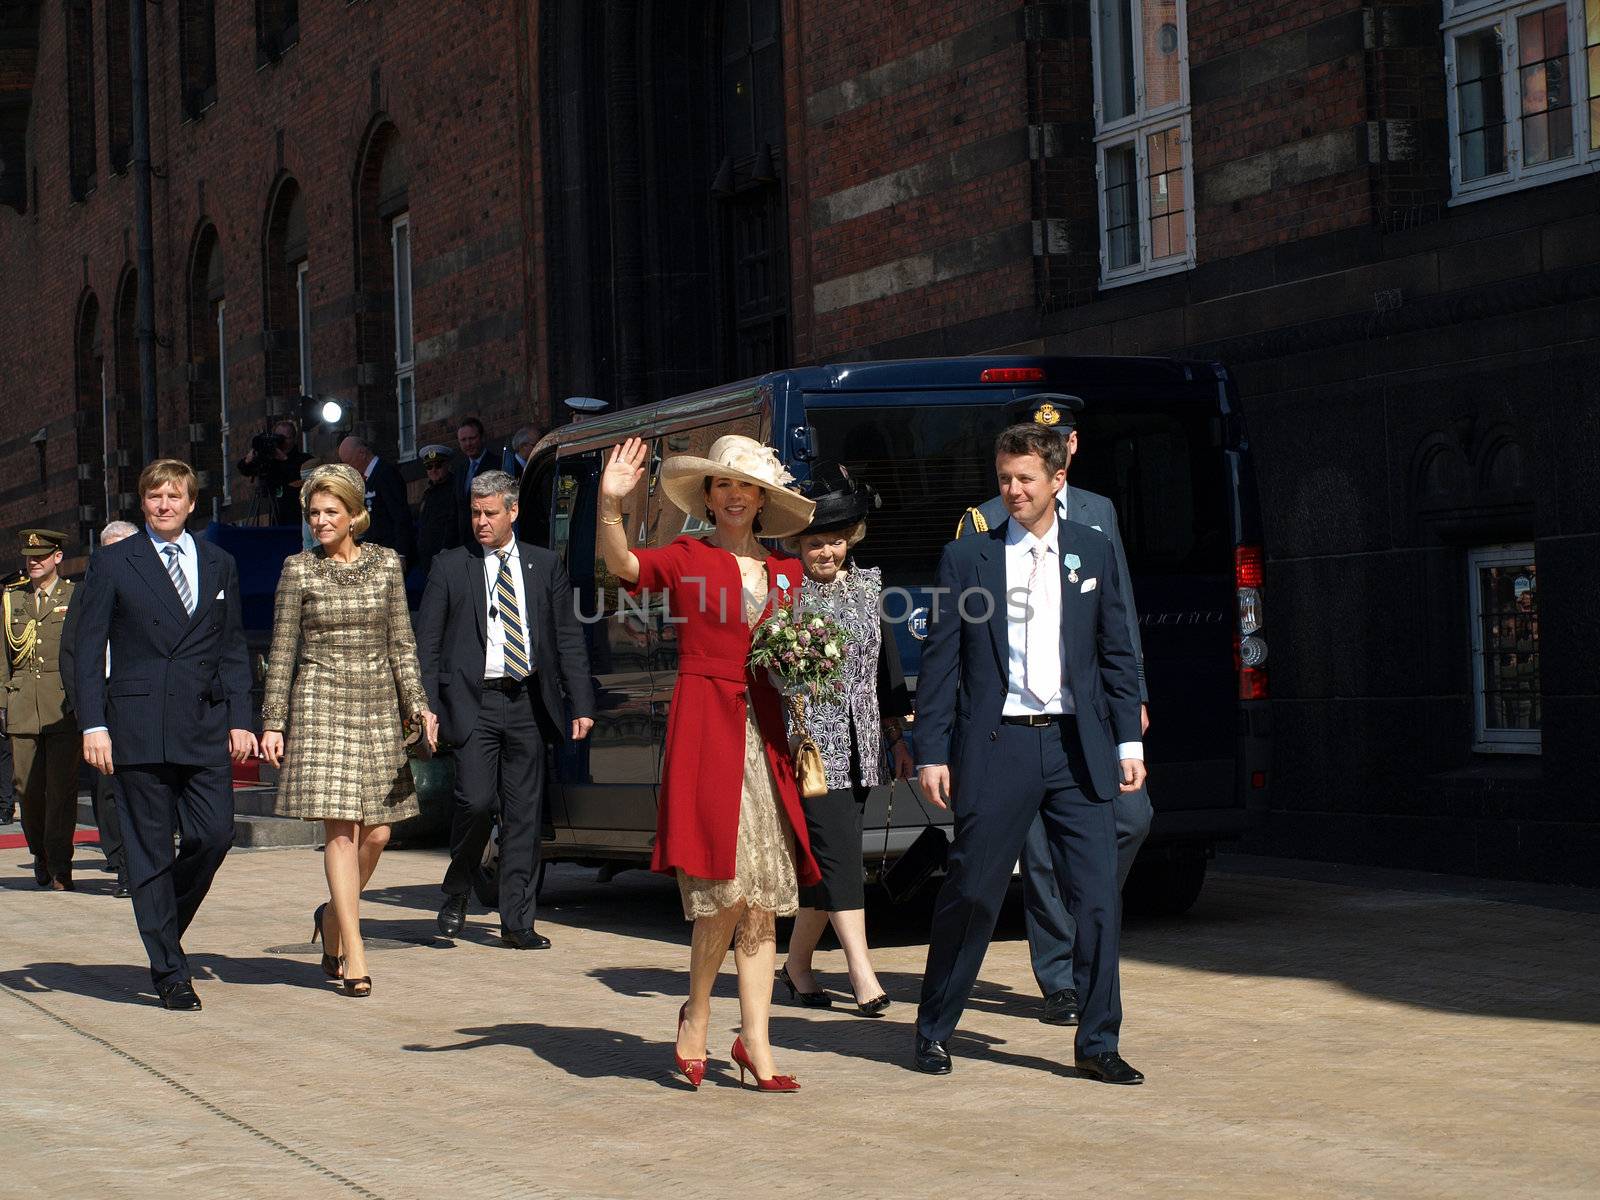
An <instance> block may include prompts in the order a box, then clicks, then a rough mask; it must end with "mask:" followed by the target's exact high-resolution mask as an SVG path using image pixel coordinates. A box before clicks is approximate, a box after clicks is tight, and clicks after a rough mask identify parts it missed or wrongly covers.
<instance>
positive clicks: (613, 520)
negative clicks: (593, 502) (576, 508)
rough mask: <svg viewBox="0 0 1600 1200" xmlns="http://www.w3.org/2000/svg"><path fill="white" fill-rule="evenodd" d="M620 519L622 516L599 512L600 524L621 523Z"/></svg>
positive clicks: (621, 519)
mask: <svg viewBox="0 0 1600 1200" xmlns="http://www.w3.org/2000/svg"><path fill="white" fill-rule="evenodd" d="M622 521H623V518H621V517H608V516H606V515H605V513H601V514H600V524H602V525H621V524H622Z"/></svg>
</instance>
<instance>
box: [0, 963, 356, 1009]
mask: <svg viewBox="0 0 1600 1200" xmlns="http://www.w3.org/2000/svg"><path fill="white" fill-rule="evenodd" d="M189 966H190V967H191V968H192V969H193V971H194V979H195V985H196V987H197V989H198V990H199V991H200V996H201V999H202V1000H204V999H205V985H206V983H207V982H208V981H218V982H221V983H237V984H252V985H257V984H265V985H268V986H274V987H298V988H311V989H315V990H317V991H322V990H325V989H326V986H327V984H326V981H325V980H324V978H323V975H322V971H321V968H320V967H318V966H317V965H316V964H315V963H301V962H297V961H295V960H294V959H287V958H281V957H267V958H228V957H226V956H224V955H220V954H191V955H190V956H189ZM0 985H3V986H5V987H8V988H10V989H11V990H12V991H15V992H19V993H21V994H23V995H43V994H45V993H48V992H67V993H69V994H71V995H75V996H87V997H89V998H91V999H94V1000H106V1001H109V1002H111V1003H113V1004H148V1005H155V1004H156V1003H157V1000H156V992H155V987H154V985H152V984H151V982H150V970H149V968H148V967H142V966H135V965H133V964H131V963H67V962H36V963H29V964H28V965H27V966H25V967H16V968H13V969H11V970H8V971H0Z"/></svg>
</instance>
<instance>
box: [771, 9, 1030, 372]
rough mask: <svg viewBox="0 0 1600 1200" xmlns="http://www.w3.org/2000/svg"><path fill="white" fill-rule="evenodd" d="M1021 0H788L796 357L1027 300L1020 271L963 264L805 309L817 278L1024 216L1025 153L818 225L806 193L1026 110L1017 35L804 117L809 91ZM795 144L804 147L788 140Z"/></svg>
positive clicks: (936, 148) (938, 150) (988, 133)
mask: <svg viewBox="0 0 1600 1200" xmlns="http://www.w3.org/2000/svg"><path fill="white" fill-rule="evenodd" d="M1018 7H1019V6H1018V5H1017V3H1016V2H1015V0H988V2H984V3H974V2H972V0H965V2H961V3H912V2H910V0H899V2H896V3H889V4H882V3H865V2H859V3H834V2H832V0H826V2H825V0H791V3H790V4H789V5H788V6H786V14H785V15H786V19H787V20H788V24H789V38H788V43H787V45H786V51H787V53H788V56H789V59H790V61H791V62H793V61H796V60H798V67H797V69H796V70H793V71H791V73H790V76H789V79H790V95H789V107H790V137H789V143H790V151H791V161H790V178H791V181H792V183H791V190H790V200H791V207H790V225H791V234H792V235H793V241H794V246H795V254H794V258H795V270H794V273H793V274H794V287H795V295H794V306H795V313H796V320H795V343H796V345H795V351H796V358H797V360H799V361H806V360H817V359H825V358H827V357H829V356H830V355H833V354H837V353H839V352H840V351H843V350H846V349H849V348H852V347H856V346H861V345H867V344H871V343H873V342H877V341H881V340H884V339H887V338H892V337H898V336H903V335H906V334H910V333H916V332H920V331H923V330H928V329H935V328H939V327H940V326H943V325H947V324H954V323H959V322H961V321H964V320H968V319H970V318H972V317H974V316H978V315H982V314H984V313H988V312H1000V311H1005V310H1007V309H1011V308H1016V307H1018V306H1020V305H1026V304H1028V303H1030V302H1031V299H1032V295H1033V278H1032V272H1031V269H1030V268H1029V266H1028V264H1027V262H1026V261H1023V262H1021V263H1019V264H1018V269H1017V270H1015V271H1000V272H992V273H990V275H989V276H988V277H984V278H982V280H981V283H980V280H979V277H978V276H974V275H964V276H962V277H960V278H956V279H951V280H948V281H945V282H943V283H935V284H931V285H929V286H927V287H922V288H917V289H915V290H912V291H907V292H902V293H900V294H897V295H892V296H887V297H885V298H883V299H880V300H873V301H868V302H865V303H861V304H854V305H850V306H849V307H845V308H837V309H834V310H833V311H829V312H823V313H814V312H813V311H812V300H813V293H812V289H814V288H815V287H816V286H817V285H818V284H821V283H825V282H827V281H829V280H836V279H839V278H842V277H845V276H849V275H853V274H855V273H857V272H860V271H863V270H868V269H870V268H874V267H881V266H884V265H886V264H889V263H893V262H895V261H897V260H901V259H904V258H906V257H908V256H912V255H918V254H924V253H927V252H929V251H932V250H935V249H937V248H939V247H941V246H946V245H949V244H951V243H955V242H960V241H962V240H963V239H967V238H971V237H974V236H977V235H980V234H984V233H988V232H992V231H995V230H999V229H1003V228H1005V227H1007V226H1014V225H1017V224H1019V223H1022V222H1026V221H1027V220H1028V219H1029V214H1030V211H1031V207H1030V206H1031V199H1030V190H1029V177H1028V167H1027V165H1026V164H1025V163H1024V164H1021V165H1019V166H1015V167H1012V168H1008V169H1006V170H1005V171H1003V172H1000V173H997V174H994V175H992V176H990V177H987V178H984V179H980V180H974V181H971V182H968V183H963V184H959V185H955V186H951V187H947V188H942V189H940V190H938V191H935V192H932V193H931V194H928V195H923V196H919V197H916V198H914V199H908V200H905V201H902V202H900V203H897V204H893V205H890V206H888V207H885V208H879V209H877V210H876V211H873V212H868V213H865V214H863V215H860V216H856V217H853V218H850V219H847V220H842V221H839V222H837V223H833V224H829V225H826V226H825V227H822V228H812V225H811V216H810V214H811V206H812V204H813V203H814V202H815V201H816V200H818V199H819V198H822V197H827V196H831V195H834V194H835V193H838V192H840V191H843V190H844V189H846V188H850V187H854V186H857V185H860V184H863V183H866V182H868V181H871V180H875V179H878V178H880V177H882V176H884V175H887V174H889V173H891V172H894V171H897V170H900V169H902V168H907V167H913V166H915V165H917V164H920V163H923V162H925V161H927V160H929V159H933V158H935V157H937V156H939V155H944V154H948V153H950V152H951V151H953V150H956V149H958V148H961V147H963V146H969V145H972V144H973V143H977V142H981V141H983V140H984V139H985V138H989V137H992V136H994V135H996V134H999V133H1004V132H1008V131H1016V130H1019V129H1021V128H1023V127H1024V126H1025V125H1026V123H1027V95H1026V78H1027V73H1026V68H1025V61H1024V54H1025V50H1024V45H1023V43H1022V42H1021V41H1015V42H1012V43H1011V44H1010V45H1008V46H1006V47H1004V48H1003V49H1000V50H998V51H996V52H995V53H992V54H989V55H988V56H986V57H983V58H981V59H979V60H977V61H974V62H971V63H967V64H965V65H961V66H958V67H955V68H953V69H949V70H944V71H939V72H937V73H935V74H933V75H931V76H929V77H928V78H925V79H922V80H920V81H918V82H915V83H912V84H910V86H906V87H903V88H898V89H895V90H893V91H890V92H889V93H888V94H886V95H883V96H881V97H879V98H877V99H873V100H870V101H868V102H867V103H865V104H861V105H859V106H857V107H854V108H852V109H850V110H849V111H847V112H844V113H842V114H840V115H838V116H835V117H831V118H829V119H828V120H825V121H821V122H819V123H816V124H808V123H807V119H806V102H807V100H808V98H809V97H811V96H813V95H815V94H816V93H818V92H821V91H823V90H825V89H827V88H829V87H833V86H835V85H837V84H839V83H841V82H843V81H846V80H850V79H854V78H857V77H860V76H861V75H863V74H864V73H866V72H868V71H871V70H873V69H874V68H877V67H881V66H883V65H884V64H886V63H892V62H894V61H896V60H903V59H905V58H907V57H908V56H911V55H914V54H916V53H917V52H918V51H922V50H926V49H928V48H929V47H933V46H937V45H939V44H940V43H943V42H946V41H947V40H948V39H949V38H951V37H952V36H953V35H955V34H958V33H960V32H962V31H964V30H969V29H972V28H974V27H977V26H980V25H983V24H984V23H986V22H988V21H990V20H992V19H994V18H995V17H997V16H1002V15H1004V14H1006V13H1009V12H1015V11H1016V10H1017V8H1018ZM796 147H803V153H804V157H803V158H800V159H798V160H797V159H796V157H795V154H794V150H795V148H796Z"/></svg>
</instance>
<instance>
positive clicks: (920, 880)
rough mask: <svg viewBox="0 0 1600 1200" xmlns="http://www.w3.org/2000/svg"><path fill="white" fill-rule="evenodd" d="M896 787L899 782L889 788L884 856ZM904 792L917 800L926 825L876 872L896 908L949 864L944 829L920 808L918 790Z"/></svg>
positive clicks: (884, 828) (908, 787) (923, 808)
mask: <svg viewBox="0 0 1600 1200" xmlns="http://www.w3.org/2000/svg"><path fill="white" fill-rule="evenodd" d="M898 786H899V781H896V782H895V783H892V784H890V785H889V814H888V816H887V817H886V818H885V819H884V822H883V852H884V854H885V855H887V854H888V853H889V826H890V825H891V824H893V822H894V790H895V788H896V787H898ZM906 788H907V790H908V791H910V793H911V794H912V796H914V797H916V801H917V806H918V808H920V809H921V810H922V816H923V819H924V820H925V821H927V824H926V825H924V826H923V828H922V832H921V833H919V834H917V836H916V838H915V839H914V840H913V841H912V843H911V845H909V846H907V847H906V849H905V853H903V854H901V855H900V857H899V858H897V859H895V860H894V862H892V863H890V864H889V865H888V866H887V867H885V868H883V869H882V870H881V871H879V872H878V882H879V883H881V884H882V885H883V890H884V892H885V893H886V894H887V895H888V897H889V899H890V900H893V901H894V902H895V903H896V904H904V903H905V902H906V901H907V900H910V899H911V898H912V897H913V896H915V895H916V894H917V893H918V892H919V891H921V890H922V885H923V884H925V883H927V882H928V880H929V879H931V878H932V877H933V876H934V874H935V873H937V872H939V871H942V870H944V869H945V867H946V865H947V864H948V863H949V862H950V839H949V838H947V837H946V836H945V832H944V830H943V829H941V828H939V826H937V825H935V824H934V823H933V818H932V817H931V816H929V815H928V809H927V806H926V805H925V804H923V801H922V797H921V796H918V795H917V789H916V788H914V787H912V786H911V785H910V784H909V783H907V784H906Z"/></svg>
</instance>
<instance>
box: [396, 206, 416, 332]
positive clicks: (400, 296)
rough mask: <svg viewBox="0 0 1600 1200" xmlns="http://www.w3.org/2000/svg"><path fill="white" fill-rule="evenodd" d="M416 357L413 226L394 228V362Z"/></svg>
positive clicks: (398, 225) (399, 225)
mask: <svg viewBox="0 0 1600 1200" xmlns="http://www.w3.org/2000/svg"><path fill="white" fill-rule="evenodd" d="M414 356H415V350H414V349H413V348H412V342H411V226H410V224H409V223H403V224H397V225H395V227H394V360H395V363H396V364H400V363H409V362H410V361H411V360H412V358H413V357H414Z"/></svg>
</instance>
